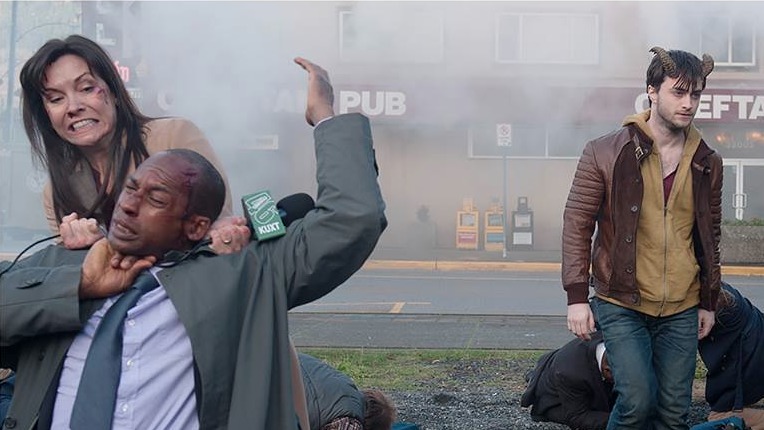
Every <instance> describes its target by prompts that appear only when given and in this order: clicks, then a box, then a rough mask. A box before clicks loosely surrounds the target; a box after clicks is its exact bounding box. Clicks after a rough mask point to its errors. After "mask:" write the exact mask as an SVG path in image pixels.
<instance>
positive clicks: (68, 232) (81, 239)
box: [58, 212, 104, 249]
mask: <svg viewBox="0 0 764 430" xmlns="http://www.w3.org/2000/svg"><path fill="white" fill-rule="evenodd" d="M58 231H59V233H61V244H62V245H64V247H65V248H67V249H83V248H88V247H90V246H91V245H92V244H94V243H96V241H98V240H99V239H102V238H103V237H104V234H103V232H102V231H101V229H100V228H99V227H98V221H96V220H95V218H79V216H78V215H77V213H76V212H72V213H70V214H69V215H67V216H65V217H63V218H62V219H61V225H60V226H59V227H58Z"/></svg>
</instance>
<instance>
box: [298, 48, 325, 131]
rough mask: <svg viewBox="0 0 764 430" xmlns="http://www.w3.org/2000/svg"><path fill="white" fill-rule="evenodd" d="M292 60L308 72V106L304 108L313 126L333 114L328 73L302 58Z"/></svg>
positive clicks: (306, 116) (307, 118) (309, 122)
mask: <svg viewBox="0 0 764 430" xmlns="http://www.w3.org/2000/svg"><path fill="white" fill-rule="evenodd" d="M294 62H295V63H297V64H299V65H300V67H302V68H303V69H304V70H305V71H306V72H308V107H307V108H306V109H305V119H306V120H307V121H308V124H310V125H312V126H314V125H316V124H318V123H319V122H321V121H322V120H324V119H326V118H329V117H332V116H334V90H333V89H332V84H331V82H329V74H328V73H326V70H324V69H322V68H321V67H320V66H318V65H316V64H313V63H311V62H310V61H308V60H306V59H304V58H300V57H297V58H295V59H294Z"/></svg>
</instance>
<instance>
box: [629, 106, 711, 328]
mask: <svg viewBox="0 0 764 430" xmlns="http://www.w3.org/2000/svg"><path fill="white" fill-rule="evenodd" d="M649 118H650V110H649V109H648V110H646V111H644V112H642V113H639V114H636V115H631V116H628V117H626V119H624V122H623V124H624V125H629V124H634V125H635V126H637V127H639V129H640V130H641V131H642V133H643V134H644V135H646V136H647V137H648V138H650V139H651V140H653V136H652V134H651V132H650V128H649V127H648V125H647V120H648V119H649ZM685 134H686V136H687V137H686V139H685V142H684V149H683V150H682V158H681V160H680V162H679V166H678V167H677V171H676V174H675V178H674V183H673V185H672V187H671V192H670V193H669V197H668V201H667V203H666V204H665V205H664V196H663V171H662V167H661V157H660V152H659V148H658V147H657V146H656V145H655V144H653V147H652V149H653V150H652V151H651V152H650V154H649V155H648V156H647V157H646V158H645V159H644V160H643V161H642V164H641V165H640V172H641V174H642V180H643V183H644V193H643V195H642V209H641V211H640V214H639V222H638V225H637V235H636V246H637V264H636V277H637V286H638V288H639V292H640V294H641V296H642V300H641V303H640V304H639V305H637V306H633V305H628V304H624V303H619V304H620V305H621V306H625V307H628V308H631V309H634V310H637V311H639V312H642V313H645V314H648V315H652V316H669V315H674V314H677V313H679V312H682V311H685V310H687V309H689V308H691V307H693V306H695V305H697V304H698V303H700V280H699V279H698V273H699V271H700V266H699V265H698V262H697V260H696V258H695V253H694V251H693V241H692V227H693V223H694V216H693V198H692V180H691V174H690V167H691V163H692V156H693V154H695V151H697V149H698V146H699V145H700V133H699V132H698V130H697V129H696V128H695V127H694V126H692V125H690V126H689V127H688V128H687V131H686V132H685Z"/></svg>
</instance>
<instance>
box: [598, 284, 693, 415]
mask: <svg viewBox="0 0 764 430" xmlns="http://www.w3.org/2000/svg"><path fill="white" fill-rule="evenodd" d="M592 307H593V308H594V313H595V315H596V317H597V320H598V321H599V325H600V328H601V329H602V334H603V336H604V338H605V348H606V349H607V354H608V361H609V362H610V368H611V370H612V372H613V379H614V380H615V391H616V392H617V393H618V398H617V399H616V402H615V406H614V407H613V411H612V412H611V413H610V420H609V421H608V426H607V428H608V430H610V429H618V430H622V429H638V430H643V429H655V430H659V429H672V430H673V429H688V428H689V425H688V424H687V417H688V414H689V410H690V404H691V403H692V381H693V378H694V376H695V358H696V354H697V352H696V351H697V347H698V310H697V308H696V307H693V308H690V309H688V310H686V311H684V312H680V313H678V314H676V315H671V316H667V317H652V316H649V315H646V314H643V313H640V312H637V311H634V310H631V309H628V308H624V307H621V306H618V305H614V304H612V303H609V302H606V301H604V300H601V299H598V298H594V299H593V300H592Z"/></svg>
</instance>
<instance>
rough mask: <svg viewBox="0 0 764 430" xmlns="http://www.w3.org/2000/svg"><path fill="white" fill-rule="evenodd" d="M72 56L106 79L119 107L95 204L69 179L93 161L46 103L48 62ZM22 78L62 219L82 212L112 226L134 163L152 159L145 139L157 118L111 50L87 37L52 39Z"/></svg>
mask: <svg viewBox="0 0 764 430" xmlns="http://www.w3.org/2000/svg"><path fill="white" fill-rule="evenodd" d="M68 54H72V55H76V56H78V57H80V58H82V59H83V60H84V61H85V62H86V63H87V64H88V67H89V69H90V72H91V73H92V74H93V75H95V76H97V77H99V78H101V79H103V81H104V82H106V85H107V86H108V87H109V91H110V93H111V94H112V95H113V96H114V99H115V105H116V106H115V108H116V124H115V130H114V133H113V142H111V145H110V146H109V161H108V164H107V170H106V173H105V175H104V177H103V178H101V186H100V189H99V190H98V196H97V198H96V200H95V202H94V203H93V205H92V206H90V207H86V206H85V204H84V203H83V202H82V199H81V198H80V197H79V194H78V193H77V190H76V189H75V188H74V187H73V185H72V184H71V183H70V182H69V173H70V172H72V171H73V170H74V169H75V167H76V166H77V164H79V163H87V160H86V159H85V156H84V154H83V153H82V152H81V150H80V149H79V148H78V147H76V146H75V145H72V144H71V143H69V142H68V141H66V140H64V139H63V138H61V137H60V136H59V135H58V134H57V133H56V131H55V130H54V129H53V126H52V125H51V122H50V118H49V117H48V114H47V112H46V110H45V106H44V104H43V95H44V90H45V85H44V82H45V72H46V70H47V68H48V66H50V65H51V64H52V63H54V62H55V61H56V60H58V59H59V58H61V57H62V56H64V55H68ZM19 79H20V81H21V88H22V94H21V110H22V117H23V119H24V129H25V130H26V133H27V136H28V137H29V142H30V143H31V145H32V154H33V156H34V159H35V161H36V162H38V163H39V164H40V165H42V166H44V167H45V168H46V169H47V171H48V174H49V175H50V181H51V185H52V189H53V208H54V211H55V214H56V218H57V219H58V221H59V222H61V218H62V217H63V216H64V215H67V214H69V213H71V212H76V213H77V214H78V215H79V216H80V217H92V218H96V219H97V220H98V222H99V223H101V224H104V225H109V222H110V221H111V213H112V211H113V209H114V204H115V202H116V199H117V196H118V195H119V192H120V191H121V190H122V186H123V184H124V182H125V178H126V177H127V172H128V171H129V170H130V167H131V163H132V164H134V165H135V166H138V165H139V164H140V163H141V162H142V161H143V160H145V159H146V158H148V151H147V150H146V145H145V143H144V139H145V125H146V124H147V123H148V122H149V121H150V120H151V119H152V118H150V117H147V116H145V115H143V114H142V113H141V112H140V111H139V110H138V107H137V106H136V105H135V103H134V102H133V100H132V99H131V98H130V95H129V94H128V92H127V89H126V88H125V85H124V83H123V82H122V79H121V77H120V76H119V74H118V73H117V70H116V67H115V66H114V64H113V62H112V60H111V58H110V57H109V54H107V53H106V51H104V50H103V49H102V48H101V47H100V46H99V45H98V44H97V43H95V42H93V41H92V40H90V39H88V38H85V37H83V36H79V35H71V36H69V37H67V38H66V39H63V40H61V39H51V40H49V41H47V42H46V43H45V44H44V45H43V46H42V47H41V48H40V49H38V50H37V52H35V54H34V55H33V56H32V57H31V58H30V59H29V60H28V61H27V62H26V63H25V64H24V67H23V68H22V69H21V73H20V78H19ZM123 140H124V142H125V144H124V145H122V141H123Z"/></svg>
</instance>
